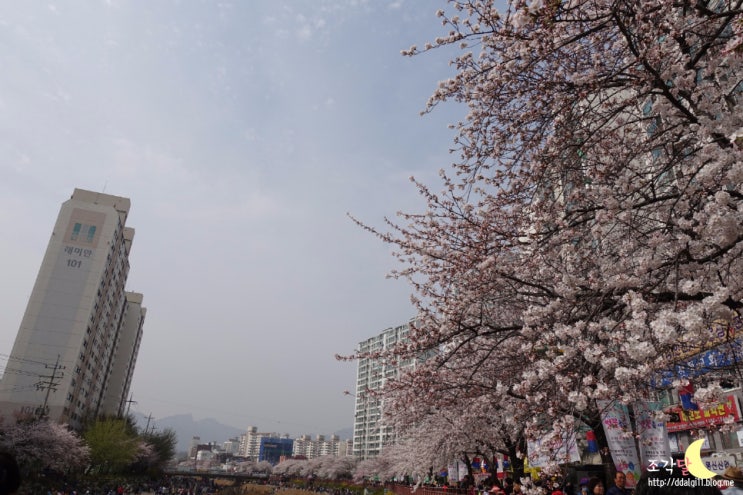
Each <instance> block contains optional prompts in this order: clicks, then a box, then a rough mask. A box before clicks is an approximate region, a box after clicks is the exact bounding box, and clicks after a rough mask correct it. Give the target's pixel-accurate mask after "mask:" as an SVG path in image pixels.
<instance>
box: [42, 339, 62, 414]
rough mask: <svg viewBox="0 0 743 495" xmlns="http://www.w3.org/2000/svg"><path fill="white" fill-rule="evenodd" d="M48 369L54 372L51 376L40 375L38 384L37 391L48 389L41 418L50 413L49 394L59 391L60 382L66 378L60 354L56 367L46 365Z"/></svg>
mask: <svg viewBox="0 0 743 495" xmlns="http://www.w3.org/2000/svg"><path fill="white" fill-rule="evenodd" d="M44 367H45V368H46V369H50V368H51V370H52V374H51V375H39V378H40V380H39V381H38V382H37V383H36V390H44V389H46V395H45V396H44V405H43V406H41V410H40V411H39V416H40V417H41V416H45V415H46V414H47V412H48V409H47V408H48V403H49V393H50V392H51V391H52V390H54V391H55V392H56V391H57V385H59V380H61V379H62V377H63V376H64V372H63V371H62V370H63V369H65V367H64V366H60V365H59V354H57V361H56V362H55V363H54V366H49V365H48V364H46V365H44Z"/></svg>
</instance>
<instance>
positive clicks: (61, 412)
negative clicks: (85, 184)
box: [0, 189, 146, 428]
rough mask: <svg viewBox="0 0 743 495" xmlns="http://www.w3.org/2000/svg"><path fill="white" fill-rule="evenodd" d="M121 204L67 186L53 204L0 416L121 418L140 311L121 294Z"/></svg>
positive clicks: (127, 238) (77, 421)
mask: <svg viewBox="0 0 743 495" xmlns="http://www.w3.org/2000/svg"><path fill="white" fill-rule="evenodd" d="M129 207H130V201H129V199H127V198H122V197H119V196H112V195H109V194H102V193H96V192H93V191H85V190H82V189H75V191H74V193H73V194H72V197H71V198H70V199H69V200H68V201H66V202H64V203H63V204H62V208H61V209H60V211H59V216H58V218H57V222H56V224H55V225H54V231H53V232H52V235H51V239H50V240H49V245H48V246H47V249H46V254H45V255H44V259H43V261H42V263H41V268H40V269H39V274H38V276H37V278H36V283H35V284H34V287H33V291H32V292H31V296H30V298H29V301H28V306H27V307H26V312H25V314H24V316H23V319H22V321H21V326H20V329H19V330H18V335H17V336H16V339H15V343H14V345H13V350H12V352H11V354H10V358H9V359H8V364H7V367H6V368H5V371H4V373H3V377H2V380H0V414H2V415H3V416H11V415H12V414H13V413H15V412H22V413H27V414H37V415H40V414H45V415H48V416H49V418H51V419H53V420H55V421H58V422H62V423H69V424H70V426H72V427H73V428H80V426H81V425H82V423H83V422H84V421H85V420H86V419H90V418H95V417H97V416H99V415H102V414H109V415H118V414H122V413H125V412H126V407H125V406H126V401H127V397H128V394H129V388H130V386H131V380H132V374H133V371H134V365H135V363H136V359H137V353H138V351H139V345H140V342H141V339H142V325H143V323H144V317H145V313H146V310H145V308H143V307H142V295H141V294H137V293H132V292H126V291H125V290H124V287H125V284H126V279H127V275H128V273H129V252H130V250H131V246H132V240H133V238H134V229H132V228H129V227H126V225H125V224H126V218H127V215H128V213H129Z"/></svg>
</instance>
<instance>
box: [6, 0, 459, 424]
mask: <svg viewBox="0 0 743 495" xmlns="http://www.w3.org/2000/svg"><path fill="white" fill-rule="evenodd" d="M443 7H445V2H444V1H443V0H441V1H439V0H397V1H385V0H368V1H364V0H355V1H354V0H345V1H344V0H334V1H331V0H304V1H303V0H297V1H289V0H285V1H278V0H277V1H269V2H258V1H249V0H244V1H235V2H227V1H223V2H218V1H196V0H182V1H179V0H169V1H165V0H163V1H149V0H148V1H145V0H141V1H131V2H125V1H116V0H109V1H105V2H104V1H99V2H93V1H82V0H80V1H69V2H6V3H5V5H3V6H2V7H0V67H2V68H3V69H2V75H0V156H2V159H0V167H1V169H0V172H1V173H2V180H1V181H0V260H1V261H0V266H1V267H2V270H3V273H4V274H5V277H4V278H5V283H3V284H2V285H1V287H0V296H1V300H2V306H0V307H1V308H2V311H1V312H0V354H8V353H9V352H10V349H11V347H12V344H13V340H14V338H15V334H16V332H17V329H18V325H19V323H20V320H21V316H22V314H23V311H24V310H25V306H26V302H27V300H28V296H29V293H30V291H31V288H32V286H33V283H34V279H35V277H36V274H37V271H38V268H39V265H40V263H41V259H42V257H43V254H44V250H45V249H46V244H47V242H48V239H49V235H50V233H51V229H52V227H53V224H54V221H55V219H56V215H57V212H58V209H59V206H60V205H61V203H62V202H63V201H65V200H66V199H68V198H69V196H70V195H71V194H72V191H73V189H74V188H75V187H81V188H85V189H92V190H98V191H101V190H103V189H104V188H105V192H107V193H110V194H116V195H120V196H126V197H129V198H131V200H132V211H131V215H130V217H129V221H128V224H129V225H130V226H132V227H134V228H135V229H136V236H135V240H134V246H133V251H132V255H131V271H130V277H129V283H128V289H129V290H134V291H138V292H142V293H143V294H144V301H145V306H146V307H147V308H148V316H147V321H146V324H145V335H144V339H143V341H142V348H141V351H140V356H139V361H138V363H137V369H136V372H135V377H134V384H133V389H132V391H133V394H134V400H136V401H137V404H136V405H135V406H134V407H133V409H134V410H136V411H139V412H142V413H143V414H145V415H147V414H152V415H153V416H154V417H155V420H156V421H157V418H162V417H165V416H168V415H171V414H180V413H189V412H191V413H193V415H194V416H195V417H196V418H197V419H198V418H203V417H213V418H216V419H218V420H219V421H221V422H224V423H227V424H230V425H233V426H236V427H239V428H243V427H247V426H248V425H255V426H257V427H259V429H261V430H268V431H277V432H287V433H294V434H299V433H313V434H318V433H326V434H327V433H331V432H333V431H335V430H338V429H342V428H346V427H350V426H351V424H352V421H353V403H352V398H351V397H348V396H344V395H343V390H345V389H353V384H354V379H355V364H344V363H338V362H337V361H335V360H334V358H333V356H334V354H336V353H341V354H342V353H350V352H352V351H353V348H354V347H355V345H356V344H357V343H358V342H359V341H361V340H364V339H366V338H368V337H371V336H373V335H375V334H377V333H379V332H381V331H382V330H384V329H385V328H387V327H389V326H393V325H397V324H400V323H403V322H405V321H407V320H408V319H409V318H410V317H412V316H413V310H412V308H411V306H410V304H409V292H410V291H409V288H408V286H407V285H406V284H405V283H404V282H398V281H393V280H388V279H385V274H386V273H387V272H388V271H389V270H390V268H391V267H393V265H394V259H393V258H392V256H391V255H390V247H388V246H385V245H383V244H381V243H380V242H379V241H378V240H377V239H375V238H374V237H372V236H371V235H369V234H368V233H366V232H364V231H362V230H361V229H359V228H358V227H356V226H355V225H354V224H353V223H352V222H351V221H350V220H349V219H348V218H347V217H346V213H347V212H351V213H353V214H354V215H355V216H358V217H359V218H361V219H362V220H364V221H366V222H368V223H370V224H374V225H382V219H383V217H384V216H385V215H387V216H392V215H394V214H395V212H396V211H398V210H411V209H420V207H421V203H420V200H419V199H418V197H417V195H416V191H415V189H414V187H413V186H412V185H411V184H410V183H409V181H408V177H409V176H411V175H415V176H416V177H418V178H422V179H425V180H427V181H429V182H431V183H434V181H435V177H436V175H437V171H438V169H440V168H444V167H446V166H447V165H448V164H449V162H450V161H452V159H453V157H452V156H451V155H449V154H448V149H449V147H451V142H452V137H453V134H452V131H451V130H449V129H448V128H447V124H449V123H453V122H455V121H457V120H459V119H461V118H463V116H464V113H465V110H464V109H463V108H461V107H457V106H455V105H450V106H448V107H443V108H441V109H439V110H437V111H436V112H434V114H433V115H429V116H425V117H421V116H420V115H419V112H420V110H422V109H423V108H424V106H425V102H426V100H427V98H428V96H429V95H430V94H431V93H432V92H433V90H434V89H435V87H436V84H437V82H438V81H439V80H441V79H444V78H447V77H449V75H450V71H451V68H450V67H449V66H448V56H449V55H451V53H446V52H445V51H436V52H434V53H431V54H428V55H424V56H420V57H416V58H413V59H410V58H405V57H402V56H401V55H400V50H401V49H405V48H408V47H409V46H410V45H411V44H417V45H418V46H422V45H423V44H424V43H425V41H429V40H432V39H433V38H435V37H436V36H437V35H440V34H442V33H443V32H444V31H443V30H444V28H443V27H442V26H441V25H440V21H439V19H437V18H436V16H435V12H436V10H437V9H439V8H443ZM3 349H4V350H3ZM0 363H2V360H0Z"/></svg>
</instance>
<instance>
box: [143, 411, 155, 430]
mask: <svg viewBox="0 0 743 495" xmlns="http://www.w3.org/2000/svg"><path fill="white" fill-rule="evenodd" d="M153 419H155V418H153V417H152V413H150V415H149V416H147V426H145V427H144V434H145V435H147V432H148V431H149V430H150V421H152V420H153ZM152 430H153V431H154V430H155V425H152Z"/></svg>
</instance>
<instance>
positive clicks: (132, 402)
mask: <svg viewBox="0 0 743 495" xmlns="http://www.w3.org/2000/svg"><path fill="white" fill-rule="evenodd" d="M132 397H133V395H132V394H129V400H128V401H125V402H126V415H127V417H128V416H129V408H130V407H131V406H132V404H136V403H137V401H136V400H132Z"/></svg>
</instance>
